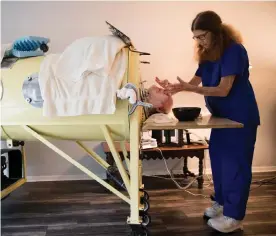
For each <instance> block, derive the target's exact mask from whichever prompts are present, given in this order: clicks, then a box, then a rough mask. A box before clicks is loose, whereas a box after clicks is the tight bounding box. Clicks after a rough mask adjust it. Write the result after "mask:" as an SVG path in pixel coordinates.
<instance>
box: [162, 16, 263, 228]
mask: <svg viewBox="0 0 276 236" xmlns="http://www.w3.org/2000/svg"><path fill="white" fill-rule="evenodd" d="M191 30H192V32H193V38H194V39H195V40H196V42H197V58H198V62H199V67H198V69H197V71H196V73H195V76H194V77H193V78H192V80H191V81H190V82H188V83H186V82H184V81H183V80H181V79H180V78H178V80H179V83H177V84H171V83H169V82H168V81H160V80H159V79H158V78H157V82H158V83H159V84H160V85H161V86H163V87H164V88H166V90H167V92H168V93H170V94H176V93H178V92H180V91H190V92H195V93H198V94H201V95H203V96H204V98H205V101H206V106H207V108H208V109H209V111H210V112H211V114H212V115H214V116H217V117H223V118H228V119H231V120H233V121H237V122H240V123H243V124H244V128H241V129H238V128H237V129H213V130H212V131H211V137H210V145H209V152H210V159H211V168H212V174H213V181H214V188H215V203H214V204H213V206H212V207H210V208H207V209H206V211H205V212H204V216H205V217H207V218H209V220H208V225H209V226H211V227H212V228H214V229H216V230H218V231H220V232H224V233H229V232H233V231H235V230H237V229H241V228H242V220H243V219H244V217H245V213H246V205H247V201H248V197H249V192H250V184H251V178H252V172H251V167H252V159H253V153H254V146H255V141H256V135H257V127H258V126H259V125H260V118H259V111H258V106H257V102H256V99H255V95H254V91H253V88H252V86H251V84H250V82H249V60H248V55H247V51H246V49H245V48H244V46H243V45H242V42H241V38H240V36H239V34H238V33H237V32H236V31H235V30H234V29H232V28H231V27H230V26H227V25H225V24H223V23H222V21H221V18H220V17H219V16H218V15H217V14H216V13H215V12H213V11H205V12H201V13H199V14H198V15H197V16H196V17H195V19H194V20H193V22H192V27H191ZM201 83H202V87H201V86H199V85H200V84H201Z"/></svg>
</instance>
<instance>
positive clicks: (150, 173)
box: [27, 166, 276, 182]
mask: <svg viewBox="0 0 276 236" xmlns="http://www.w3.org/2000/svg"><path fill="white" fill-rule="evenodd" d="M190 171H191V172H193V173H195V174H198V169H191V170H190ZM252 171H253V173H266V172H276V166H261V167H253V168H252ZM205 173H206V174H209V175H210V174H211V173H212V172H211V169H210V168H208V169H206V171H205ZM173 174H183V170H182V169H181V170H173ZM143 175H145V176H147V175H148V176H153V175H168V172H167V171H166V170H159V171H144V173H143ZM98 176H99V177H100V178H101V179H105V178H106V174H105V173H101V174H98ZM70 180H92V179H91V178H90V177H89V176H87V175H45V176H27V182H44V181H70Z"/></svg>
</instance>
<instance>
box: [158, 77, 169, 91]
mask: <svg viewBox="0 0 276 236" xmlns="http://www.w3.org/2000/svg"><path fill="white" fill-rule="evenodd" d="M155 82H156V83H158V84H159V85H160V86H161V87H162V88H164V89H166V88H167V87H168V86H170V85H172V84H171V83H170V82H169V81H168V80H167V79H165V80H160V79H159V78H158V77H156V78H155Z"/></svg>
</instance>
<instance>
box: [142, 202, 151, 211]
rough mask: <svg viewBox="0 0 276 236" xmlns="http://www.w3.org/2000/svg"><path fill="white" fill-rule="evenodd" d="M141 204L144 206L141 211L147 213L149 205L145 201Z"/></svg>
mask: <svg viewBox="0 0 276 236" xmlns="http://www.w3.org/2000/svg"><path fill="white" fill-rule="evenodd" d="M143 204H144V209H143V211H144V212H148V211H149V209H150V204H149V202H148V201H146V200H145V201H144V202H143Z"/></svg>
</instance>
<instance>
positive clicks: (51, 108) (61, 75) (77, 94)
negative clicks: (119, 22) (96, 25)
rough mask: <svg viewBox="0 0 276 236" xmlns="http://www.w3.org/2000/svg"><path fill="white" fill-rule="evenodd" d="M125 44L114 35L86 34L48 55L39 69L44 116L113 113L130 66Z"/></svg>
mask: <svg viewBox="0 0 276 236" xmlns="http://www.w3.org/2000/svg"><path fill="white" fill-rule="evenodd" d="M124 46H125V44H124V43H123V42H122V40H121V39H119V38H117V37H115V36H101V37H87V38H82V39H78V40H76V41H75V42H73V43H72V44H71V45H69V46H68V47H67V48H66V49H65V51H64V52H63V53H62V54H50V55H48V56H46V57H45V59H44V60H43V62H42V64H41V68H40V72H39V84H40V88H41V94H42V98H43V99H44V104H43V115H44V116H78V115H87V114H113V113H114V112H115V110H116V91H117V89H118V88H119V87H120V85H121V82H122V79H123V76H124V73H125V71H126V68H127V54H126V51H125V50H123V47H124Z"/></svg>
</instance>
